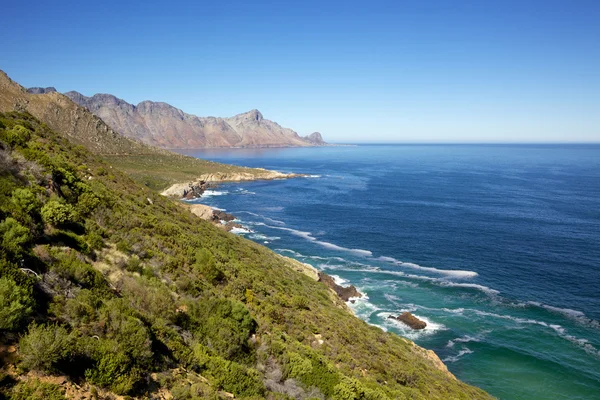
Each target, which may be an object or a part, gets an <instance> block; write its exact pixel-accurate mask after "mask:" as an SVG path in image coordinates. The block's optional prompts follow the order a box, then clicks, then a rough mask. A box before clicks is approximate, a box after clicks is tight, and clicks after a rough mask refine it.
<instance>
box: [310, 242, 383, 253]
mask: <svg viewBox="0 0 600 400" xmlns="http://www.w3.org/2000/svg"><path fill="white" fill-rule="evenodd" d="M313 239H314V238H313ZM314 242H315V243H317V244H319V245H321V246H323V247H325V248H326V249H330V250H338V251H347V252H349V253H353V254H357V255H359V256H365V257H368V256H372V255H373V253H372V252H370V251H369V250H362V249H349V248H347V247H342V246H338V245H337V244H333V243H329V242H322V241H320V240H316V239H314Z"/></svg>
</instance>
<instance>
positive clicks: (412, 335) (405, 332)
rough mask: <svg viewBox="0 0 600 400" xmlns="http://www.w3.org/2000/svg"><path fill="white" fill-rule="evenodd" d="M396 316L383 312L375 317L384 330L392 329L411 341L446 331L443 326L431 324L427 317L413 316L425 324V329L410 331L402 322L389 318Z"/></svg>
mask: <svg viewBox="0 0 600 400" xmlns="http://www.w3.org/2000/svg"><path fill="white" fill-rule="evenodd" d="M415 308H416V307H415ZM408 310H412V309H405V310H401V311H400V312H404V311H408ZM397 314H398V312H396V313H391V312H387V311H384V312H380V313H378V314H377V316H378V317H379V318H380V319H381V323H382V325H383V326H385V327H386V328H394V329H396V330H399V331H400V333H401V335H402V336H405V337H407V338H409V339H411V340H417V339H418V338H420V337H422V336H428V335H432V334H433V333H435V332H438V331H441V330H447V329H448V328H446V327H445V326H444V325H443V324H440V323H436V322H433V321H432V320H430V319H429V318H427V317H423V316H422V315H416V314H413V315H414V316H415V317H417V318H419V319H420V320H421V321H424V322H425V323H426V324H427V326H426V327H425V329H419V330H415V329H412V328H411V327H409V326H408V325H406V324H404V323H403V322H400V321H398V320H396V319H393V318H389V317H390V315H394V316H395V315H397ZM386 330H387V329H386Z"/></svg>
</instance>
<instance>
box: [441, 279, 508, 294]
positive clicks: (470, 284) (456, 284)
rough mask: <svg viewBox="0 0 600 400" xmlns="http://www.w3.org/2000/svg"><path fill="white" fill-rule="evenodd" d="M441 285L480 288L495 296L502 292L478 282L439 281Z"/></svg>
mask: <svg viewBox="0 0 600 400" xmlns="http://www.w3.org/2000/svg"><path fill="white" fill-rule="evenodd" d="M438 284H439V285H440V286H447V287H458V288H468V289H476V290H480V291H482V292H484V293H486V294H488V295H491V296H495V295H497V294H499V293H500V291H498V290H496V289H491V288H489V287H487V286H483V285H478V284H476V283H456V282H447V281H439V283H438Z"/></svg>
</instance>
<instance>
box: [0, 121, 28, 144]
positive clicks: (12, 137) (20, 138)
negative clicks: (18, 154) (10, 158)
mask: <svg viewBox="0 0 600 400" xmlns="http://www.w3.org/2000/svg"><path fill="white" fill-rule="evenodd" d="M0 138H1V139H2V140H3V141H5V142H6V143H8V144H9V145H10V146H13V147H14V146H20V147H23V146H25V145H26V144H27V142H28V141H29V139H30V138H31V132H30V131H29V129H27V128H25V127H24V126H22V125H15V126H13V127H12V128H11V129H6V130H5V131H4V133H3V135H2V136H1V137H0Z"/></svg>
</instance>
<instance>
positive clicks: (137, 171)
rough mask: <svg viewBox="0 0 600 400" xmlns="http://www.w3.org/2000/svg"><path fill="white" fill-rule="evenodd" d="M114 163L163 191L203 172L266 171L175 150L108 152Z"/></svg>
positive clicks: (146, 183)
mask: <svg viewBox="0 0 600 400" xmlns="http://www.w3.org/2000/svg"><path fill="white" fill-rule="evenodd" d="M103 158H104V159H105V160H106V161H107V162H108V163H109V164H111V165H113V166H115V167H116V168H118V169H120V170H121V171H123V172H125V173H127V174H128V175H129V176H130V177H131V178H132V179H133V180H135V181H136V182H138V183H140V184H142V185H145V186H147V187H149V188H151V189H153V190H156V191H160V190H162V189H165V188H166V187H168V186H169V185H172V184H174V183H178V182H187V181H193V180H195V179H197V178H198V177H199V176H200V175H203V174H214V173H227V174H236V173H240V174H241V173H251V174H254V175H255V176H257V177H260V176H261V175H262V174H263V173H264V170H260V169H256V168H246V167H238V166H235V165H228V164H221V163H216V162H212V161H207V160H201V159H198V158H193V157H188V156H184V155H180V154H176V153H165V154H145V155H129V156H111V155H105V156H103Z"/></svg>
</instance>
